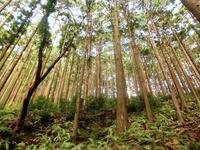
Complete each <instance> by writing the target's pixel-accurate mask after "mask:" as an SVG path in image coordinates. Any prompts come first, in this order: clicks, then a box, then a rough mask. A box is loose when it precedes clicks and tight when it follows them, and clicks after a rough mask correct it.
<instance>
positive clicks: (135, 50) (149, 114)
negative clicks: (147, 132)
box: [116, 4, 153, 122]
mask: <svg viewBox="0 0 200 150" xmlns="http://www.w3.org/2000/svg"><path fill="white" fill-rule="evenodd" d="M127 11H128V10H126V7H125V4H124V11H123V12H124V17H125V19H126V23H127V25H128V31H129V35H130V37H131V49H132V58H133V60H134V64H135V67H136V72H137V74H138V78H139V83H140V84H139V85H140V90H142V92H141V93H142V96H143V98H144V103H145V108H146V112H147V118H148V120H149V121H150V122H153V115H152V112H151V108H150V104H149V99H148V95H147V92H148V91H147V83H146V80H145V73H144V70H143V68H142V62H141V59H140V56H139V52H138V48H137V46H136V43H135V36H134V34H133V31H132V30H131V25H130V21H129V18H128V15H127V14H126V12H127ZM116 67H117V66H116Z"/></svg>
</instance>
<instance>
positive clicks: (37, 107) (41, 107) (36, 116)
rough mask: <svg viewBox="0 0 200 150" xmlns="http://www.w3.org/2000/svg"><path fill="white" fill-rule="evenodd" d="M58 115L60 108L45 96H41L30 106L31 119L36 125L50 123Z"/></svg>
mask: <svg viewBox="0 0 200 150" xmlns="http://www.w3.org/2000/svg"><path fill="white" fill-rule="evenodd" d="M57 113H59V109H58V107H57V106H56V105H55V104H54V103H53V102H52V101H50V100H49V99H47V98H46V97H45V96H39V97H38V98H36V99H35V100H34V101H32V102H31V103H30V105H29V119H30V120H31V121H33V122H35V123H37V122H38V123H49V121H50V120H49V119H50V117H51V116H53V115H54V114H57Z"/></svg>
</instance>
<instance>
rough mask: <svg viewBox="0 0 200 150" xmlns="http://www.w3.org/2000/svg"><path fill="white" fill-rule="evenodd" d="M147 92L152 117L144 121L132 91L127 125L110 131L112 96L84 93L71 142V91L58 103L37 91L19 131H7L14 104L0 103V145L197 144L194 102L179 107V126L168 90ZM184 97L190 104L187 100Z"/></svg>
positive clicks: (45, 148)
mask: <svg viewBox="0 0 200 150" xmlns="http://www.w3.org/2000/svg"><path fill="white" fill-rule="evenodd" d="M148 96H149V100H150V105H151V108H152V110H153V116H154V120H155V122H154V123H150V122H148V120H147V119H146V112H145V105H144V102H143V98H142V97H141V96H137V97H132V98H131V99H130V100H129V101H128V112H129V114H128V116H129V124H130V126H129V130H128V131H127V132H125V133H123V134H116V133H115V130H116V126H115V124H116V122H115V119H116V112H115V110H116V99H106V98H105V97H103V96H101V97H98V98H96V97H92V96H91V97H89V98H88V99H87V105H86V106H85V110H83V109H82V108H81V113H83V115H82V116H80V119H79V131H78V133H79V137H78V143H76V144H74V143H72V127H73V123H72V121H73V115H74V112H75V104H76V97H74V98H73V99H72V100H71V101H66V100H61V101H60V104H59V105H58V106H56V105H55V104H54V103H53V101H51V100H49V99H46V98H45V97H43V96H42V97H38V98H37V99H35V100H34V101H32V102H31V104H30V106H29V113H28V118H27V120H26V124H25V127H24V129H23V130H22V132H21V133H20V134H16V133H13V131H12V122H15V121H16V118H17V116H18V114H17V112H18V111H19V110H18V108H16V107H13V108H1V109H0V149H2V150H4V149H5V150H9V149H16V150H21V149H26V150H38V149H39V150H51V149H52V150H53V149H60V150H65V149H66V150H67V149H72V150H82V149H86V150H94V149H98V150H105V149H106V150H109V149H110V150H113V149H116V150H117V149H119V150H130V149H131V150H132V149H133V150H143V149H144V150H151V149H154V150H165V149H173V150H187V149H194V150H198V149H200V141H198V140H197V139H195V138H196V137H195V133H196V132H197V129H198V126H199V124H200V116H199V109H198V107H197V105H195V104H194V103H191V104H192V106H191V107H192V109H189V110H182V113H183V115H184V118H185V120H186V121H188V122H193V123H192V124H191V126H186V127H187V128H185V127H182V126H179V125H180V124H179V123H178V122H177V121H176V117H175V111H174V109H173V105H172V103H171V99H170V96H159V97H154V96H151V95H150V94H149V95H148ZM81 103H82V100H81ZM188 103H189V104H190V101H188ZM195 120H196V121H195ZM199 132H200V131H199Z"/></svg>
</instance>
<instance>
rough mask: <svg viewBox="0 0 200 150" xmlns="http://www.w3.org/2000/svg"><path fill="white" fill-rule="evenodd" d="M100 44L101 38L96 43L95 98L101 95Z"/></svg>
mask: <svg viewBox="0 0 200 150" xmlns="http://www.w3.org/2000/svg"><path fill="white" fill-rule="evenodd" d="M101 44H102V37H101V36H100V37H99V43H98V47H97V50H98V54H97V58H96V90H95V95H96V97H99V96H100V94H101Z"/></svg>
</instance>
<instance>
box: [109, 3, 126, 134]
mask: <svg viewBox="0 0 200 150" xmlns="http://www.w3.org/2000/svg"><path fill="white" fill-rule="evenodd" d="M113 2H114V8H113V23H112V24H113V44H114V51H115V54H114V56H115V67H116V83H117V133H120V132H124V131H126V130H127V129H128V117H127V93H126V83H125V77H124V69H123V64H122V54H121V51H122V50H121V44H120V33H119V18H118V14H119V9H118V2H117V0H114V1H113Z"/></svg>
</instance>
